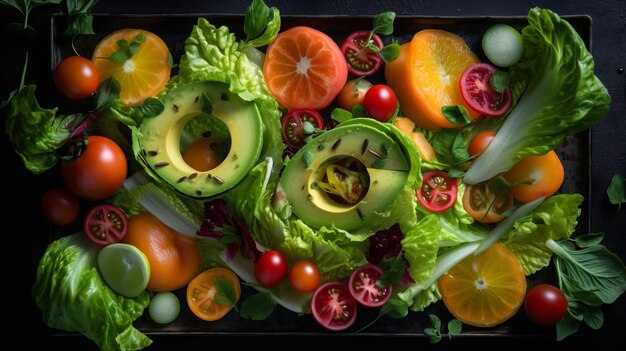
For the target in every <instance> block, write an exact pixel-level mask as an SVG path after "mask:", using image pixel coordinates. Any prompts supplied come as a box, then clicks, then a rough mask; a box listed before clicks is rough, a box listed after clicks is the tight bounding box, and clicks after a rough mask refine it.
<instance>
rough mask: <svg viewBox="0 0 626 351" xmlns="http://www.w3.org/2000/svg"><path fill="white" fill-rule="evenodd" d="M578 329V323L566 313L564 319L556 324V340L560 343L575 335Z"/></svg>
mask: <svg viewBox="0 0 626 351" xmlns="http://www.w3.org/2000/svg"><path fill="white" fill-rule="evenodd" d="M579 328H580V321H578V320H577V319H576V318H574V317H573V316H572V315H571V314H570V313H569V311H568V313H567V314H565V317H563V318H561V320H560V321H558V322H557V323H556V340H557V341H561V340H563V339H565V338H567V337H568V336H570V335H572V334H574V333H576V332H577V331H578V329H579Z"/></svg>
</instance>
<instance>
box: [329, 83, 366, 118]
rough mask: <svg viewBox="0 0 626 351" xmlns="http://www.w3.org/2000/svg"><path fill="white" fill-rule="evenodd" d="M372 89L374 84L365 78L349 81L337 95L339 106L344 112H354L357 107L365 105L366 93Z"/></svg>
mask: <svg viewBox="0 0 626 351" xmlns="http://www.w3.org/2000/svg"><path fill="white" fill-rule="evenodd" d="M371 87H372V83H370V82H369V81H367V80H365V79H364V78H355V79H351V80H349V81H348V82H347V83H346V85H344V86H343V88H342V89H341V90H340V91H339V95H337V99H336V102H337V106H339V107H340V108H342V109H344V110H348V111H352V108H353V107H354V106H356V105H360V104H363V98H364V97H365V93H367V91H368V90H369V89H370V88H371Z"/></svg>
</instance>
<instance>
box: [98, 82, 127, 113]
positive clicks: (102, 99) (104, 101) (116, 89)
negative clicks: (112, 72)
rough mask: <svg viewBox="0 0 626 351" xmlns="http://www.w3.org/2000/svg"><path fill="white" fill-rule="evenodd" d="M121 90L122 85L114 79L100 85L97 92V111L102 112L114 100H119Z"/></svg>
mask: <svg viewBox="0 0 626 351" xmlns="http://www.w3.org/2000/svg"><path fill="white" fill-rule="evenodd" d="M121 89H122V88H121V86H120V83H119V82H118V81H117V79H115V78H113V77H109V78H107V79H106V80H104V81H103V82H102V83H100V86H99V87H98V90H97V91H96V111H101V110H102V109H103V108H105V107H106V106H107V105H109V104H110V103H111V102H112V101H113V100H115V99H117V98H118V97H119V96H120V90H121Z"/></svg>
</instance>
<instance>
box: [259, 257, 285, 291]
mask: <svg viewBox="0 0 626 351" xmlns="http://www.w3.org/2000/svg"><path fill="white" fill-rule="evenodd" d="M286 274H287V259H286V258H285V256H284V255H283V254H281V253H280V252H279V251H276V250H269V251H265V252H264V253H263V254H262V255H261V256H260V257H259V258H258V259H257V260H256V262H254V277H255V278H256V281H257V282H258V283H259V284H261V285H263V286H264V287H267V288H273V287H275V286H277V285H278V284H280V282H282V281H283V279H284V278H285V275H286Z"/></svg>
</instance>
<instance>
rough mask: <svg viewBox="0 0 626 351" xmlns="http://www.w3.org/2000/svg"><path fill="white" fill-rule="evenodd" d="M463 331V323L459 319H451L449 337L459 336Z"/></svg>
mask: <svg viewBox="0 0 626 351" xmlns="http://www.w3.org/2000/svg"><path fill="white" fill-rule="evenodd" d="M462 331H463V322H461V321H460V320H458V319H451V320H450V321H449V322H448V337H450V338H451V337H452V335H459V334H461V332H462Z"/></svg>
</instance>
